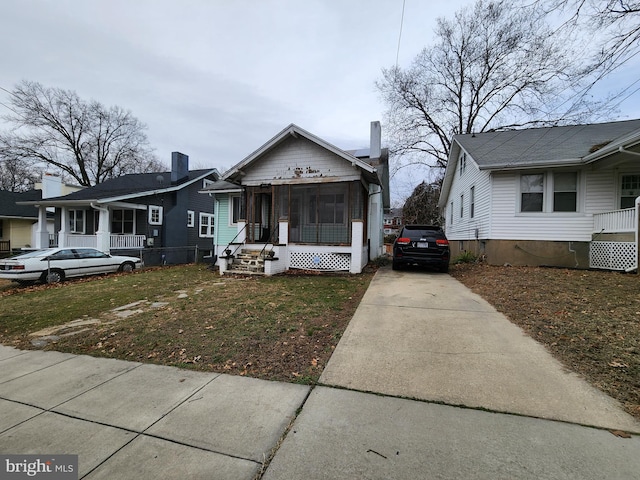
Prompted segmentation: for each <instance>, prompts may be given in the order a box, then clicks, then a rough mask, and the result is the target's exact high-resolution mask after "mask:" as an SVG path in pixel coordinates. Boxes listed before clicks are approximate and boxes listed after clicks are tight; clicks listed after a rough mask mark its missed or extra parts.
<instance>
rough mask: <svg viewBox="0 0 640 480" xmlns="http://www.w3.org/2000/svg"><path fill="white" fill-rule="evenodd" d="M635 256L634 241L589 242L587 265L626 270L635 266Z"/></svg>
mask: <svg viewBox="0 0 640 480" xmlns="http://www.w3.org/2000/svg"><path fill="white" fill-rule="evenodd" d="M636 258H637V250H636V244H635V243H634V242H591V243H590V244H589V266H590V267H591V268H601V269H604V270H627V269H629V268H635V267H636V266H637V265H636Z"/></svg>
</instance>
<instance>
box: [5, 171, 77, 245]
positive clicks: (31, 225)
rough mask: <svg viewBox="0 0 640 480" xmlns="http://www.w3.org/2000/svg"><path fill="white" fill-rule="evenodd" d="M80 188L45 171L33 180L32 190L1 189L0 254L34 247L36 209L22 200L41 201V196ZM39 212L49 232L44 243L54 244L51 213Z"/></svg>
mask: <svg viewBox="0 0 640 480" xmlns="http://www.w3.org/2000/svg"><path fill="white" fill-rule="evenodd" d="M80 188H81V187H77V186H75V185H68V184H65V183H63V182H62V181H61V179H60V177H58V176H56V175H51V174H48V173H45V174H44V175H43V177H42V182H38V183H36V185H35V189H33V190H29V191H27V192H8V191H5V190H0V256H8V255H9V254H12V253H15V252H17V251H20V250H21V249H28V248H33V246H34V245H35V244H36V236H37V235H36V231H37V226H38V209H37V208H34V207H33V206H32V205H24V204H22V202H30V201H31V202H35V201H41V200H42V198H47V197H51V196H59V195H62V194H66V193H71V192H74V191H77V190H79V189H80ZM19 202H20V203H19ZM41 213H42V214H43V215H44V218H43V221H42V223H43V225H45V226H46V234H47V235H48V243H46V246H51V245H55V242H56V241H55V238H54V235H53V229H54V222H53V212H52V211H49V212H47V211H44V212H41ZM43 233H44V232H43Z"/></svg>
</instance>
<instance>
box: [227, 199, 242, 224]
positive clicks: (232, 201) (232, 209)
mask: <svg viewBox="0 0 640 480" xmlns="http://www.w3.org/2000/svg"><path fill="white" fill-rule="evenodd" d="M236 200H237V202H238V218H236V221H235V222H234V221H233V211H234V208H233V203H234V201H236ZM241 217H242V195H240V194H238V195H230V196H229V226H230V227H234V226H236V225H238V221H240V220H242V218H241Z"/></svg>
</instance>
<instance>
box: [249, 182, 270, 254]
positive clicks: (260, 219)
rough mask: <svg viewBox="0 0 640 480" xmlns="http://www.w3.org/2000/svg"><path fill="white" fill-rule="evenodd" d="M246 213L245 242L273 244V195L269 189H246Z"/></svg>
mask: <svg viewBox="0 0 640 480" xmlns="http://www.w3.org/2000/svg"><path fill="white" fill-rule="evenodd" d="M247 197H248V198H247V200H248V202H247V203H248V209H247V210H248V211H247V218H248V219H249V224H248V225H247V241H248V242H250V243H274V242H275V241H276V239H275V232H274V228H275V221H274V220H273V195H272V191H271V187H253V188H248V189H247Z"/></svg>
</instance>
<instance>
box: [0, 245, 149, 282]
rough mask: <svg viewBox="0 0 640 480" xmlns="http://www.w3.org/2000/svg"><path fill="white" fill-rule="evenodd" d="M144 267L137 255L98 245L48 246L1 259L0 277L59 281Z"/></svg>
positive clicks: (22, 280)
mask: <svg viewBox="0 0 640 480" xmlns="http://www.w3.org/2000/svg"><path fill="white" fill-rule="evenodd" d="M141 267H142V261H141V260H140V259H139V258H137V257H125V256H120V255H109V254H107V253H104V252H101V251H100V250H96V249H95V248H45V249H43V250H33V251H29V252H25V253H21V254H19V255H16V256H14V257H10V258H6V259H3V260H0V278H4V279H7V280H13V281H15V282H18V283H23V284H26V283H31V282H36V281H41V282H46V283H57V282H62V281H64V279H65V278H69V277H80V276H83V275H95V274H99V273H111V272H118V271H119V272H131V271H133V270H135V269H136V268H141Z"/></svg>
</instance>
